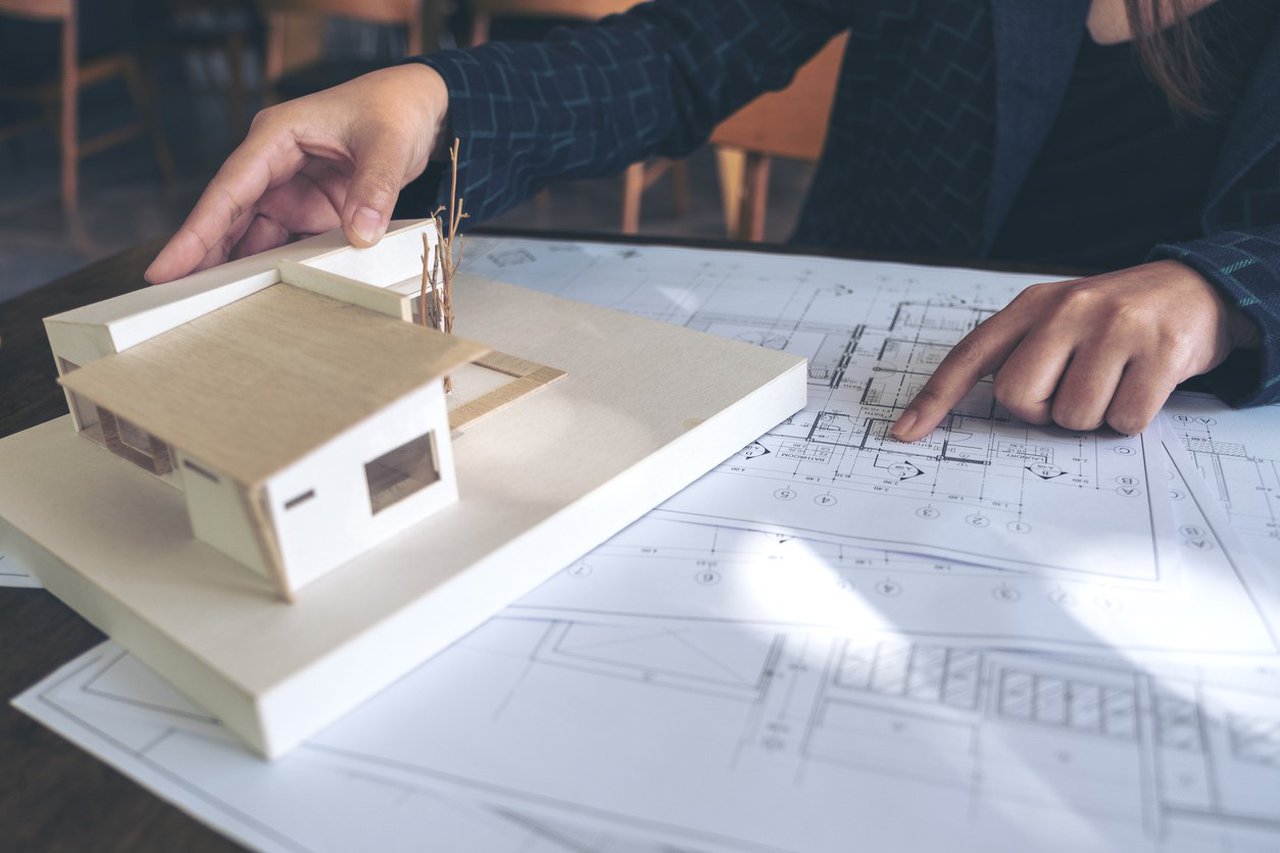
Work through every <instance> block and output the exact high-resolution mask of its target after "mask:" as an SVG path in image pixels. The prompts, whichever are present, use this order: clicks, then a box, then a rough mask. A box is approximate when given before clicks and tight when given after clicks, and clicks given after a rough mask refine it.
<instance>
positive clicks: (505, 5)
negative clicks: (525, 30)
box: [471, 0, 638, 44]
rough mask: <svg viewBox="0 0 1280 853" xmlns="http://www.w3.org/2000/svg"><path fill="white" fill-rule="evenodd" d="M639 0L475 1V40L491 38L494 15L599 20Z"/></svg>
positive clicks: (472, 26)
mask: <svg viewBox="0 0 1280 853" xmlns="http://www.w3.org/2000/svg"><path fill="white" fill-rule="evenodd" d="M637 2H638V0H471V19H472V24H471V43H472V44H481V43H482V42H486V41H488V40H489V22H490V20H491V19H492V18H498V17H502V16H504V15H515V16H519V17H525V18H571V19H575V20H580V21H595V20H598V19H600V18H603V17H604V16H605V15H612V14H615V13H618V12H625V11H627V10H628V9H630V8H631V7H632V6H634V5H636V3H637Z"/></svg>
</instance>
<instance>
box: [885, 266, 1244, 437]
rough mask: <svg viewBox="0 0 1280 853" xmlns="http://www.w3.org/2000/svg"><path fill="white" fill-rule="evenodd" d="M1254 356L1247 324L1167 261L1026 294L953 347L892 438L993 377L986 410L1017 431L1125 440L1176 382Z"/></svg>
mask: <svg viewBox="0 0 1280 853" xmlns="http://www.w3.org/2000/svg"><path fill="white" fill-rule="evenodd" d="M1258 345H1259V335H1258V329H1257V327H1256V326H1255V325H1254V323H1253V322H1252V321H1251V320H1249V319H1248V318H1247V317H1246V316H1245V315H1244V314H1243V313H1242V312H1241V311H1240V310H1239V309H1238V308H1236V307H1234V306H1232V305H1229V304H1228V303H1227V302H1226V301H1225V300H1224V299H1223V298H1222V295H1221V294H1219V293H1218V291H1217V289H1216V288H1215V287H1214V286H1213V285H1212V284H1210V283H1209V282H1208V281H1206V280H1205V279H1204V277H1203V276H1201V275H1200V274H1199V273H1197V272H1196V271H1195V270H1193V269H1191V268H1190V267H1188V266H1186V265H1185V264H1181V263H1179V262H1177V261H1156V262H1154V263H1149V264H1143V265H1141V266H1137V267H1131V268H1130V269H1126V270H1121V271H1119V272H1114V273H1108V274H1106V275H1099V276H1093V277H1091V278H1082V279H1076V280H1075V281H1064V282H1054V283H1050V284H1037V285H1034V286H1032V287H1029V288H1027V289H1026V290H1024V291H1023V292H1022V293H1020V294H1019V295H1018V296H1017V298H1015V299H1014V300H1013V301H1012V302H1010V303H1009V305H1008V307H1006V308H1005V309H1004V310H1003V311H1000V312H998V313H996V314H994V315H992V316H991V317H989V318H987V319H986V320H985V321H984V322H982V323H980V324H979V325H978V326H977V328H975V329H974V330H973V331H972V332H970V333H969V334H968V335H966V336H965V338H964V340H962V341H960V343H958V344H956V345H955V347H954V348H952V350H951V352H950V353H948V354H947V357H946V358H945V359H943V361H942V363H941V364H939V365H938V368H937V370H935V371H934V373H933V376H932V377H931V378H930V379H929V381H928V382H927V383H926V384H925V386H924V388H923V389H921V391H920V393H919V394H918V395H916V397H915V399H914V400H912V401H911V402H910V403H909V404H908V405H907V408H906V410H905V411H904V412H903V413H902V415H901V416H900V417H899V418H898V420H897V422H896V423H895V424H894V426H893V430H892V433H893V437H894V438H896V439H898V440H899V441H918V440H919V439H921V438H923V437H924V436H926V435H928V434H929V433H930V432H932V431H933V430H934V429H935V428H936V427H937V426H938V424H939V423H941V422H942V419H943V418H944V417H946V415H947V413H948V412H950V411H951V409H952V408H953V407H954V406H955V405H956V404H958V403H959V402H960V400H961V399H962V398H963V397H964V395H965V394H967V393H968V392H969V390H970V389H972V388H973V386H974V385H976V384H977V382H978V380H980V379H981V378H982V377H984V376H987V375H989V374H992V373H994V374H995V398H996V400H997V401H998V402H999V403H1000V404H1001V405H1002V406H1004V407H1005V408H1006V409H1008V410H1009V412H1010V413H1011V414H1012V415H1014V416H1015V417H1017V418H1020V419H1022V420H1024V421H1027V422H1028V423H1033V424H1049V423H1056V424H1058V425H1059V426H1062V427H1065V428H1066V429H1070V430H1074V431H1083V430H1092V429H1096V428H1098V427H1100V426H1102V425H1103V424H1106V425H1108V426H1110V427H1111V428H1112V429H1114V430H1116V431H1117V432H1120V433H1126V434H1131V433H1136V432H1139V431H1141V430H1142V429H1143V428H1145V427H1146V426H1147V424H1149V423H1150V422H1151V420H1152V418H1154V417H1155V415H1156V412H1158V411H1159V410H1160V407H1161V406H1162V405H1164V402H1165V400H1166V399H1167V398H1168V396H1169V394H1170V393H1172V392H1173V389H1174V388H1175V387H1176V386H1177V385H1178V383H1179V382H1182V381H1183V380H1185V379H1188V378H1190V377H1192V376H1196V375H1197V374H1200V373H1204V372H1206V371H1208V370H1212V369H1213V368H1214V367H1216V366H1217V365H1218V364H1220V363H1221V362H1222V360H1223V359H1224V358H1226V357H1227V354H1228V353H1230V352H1231V351H1232V350H1233V349H1236V348H1237V347H1257V346H1258Z"/></svg>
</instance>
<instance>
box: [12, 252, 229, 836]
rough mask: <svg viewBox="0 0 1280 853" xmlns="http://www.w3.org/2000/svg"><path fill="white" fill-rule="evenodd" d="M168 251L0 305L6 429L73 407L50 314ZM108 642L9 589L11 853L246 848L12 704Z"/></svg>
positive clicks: (46, 600) (115, 285)
mask: <svg viewBox="0 0 1280 853" xmlns="http://www.w3.org/2000/svg"><path fill="white" fill-rule="evenodd" d="M159 248H160V243H159V242H152V243H148V244H145V245H142V246H139V247H137V248H136V249H131V250H130V251H127V252H125V253H123V254H121V255H117V256H116V257H113V258H110V259H108V260H105V261H101V262H99V263H95V264H92V265H91V266H89V267H87V268H85V269H84V270H81V271H80V272H77V273H73V274H71V275H69V276H66V277H65V278H62V279H59V280H58V281H55V282H53V283H52V284H48V285H45V286H44V287H41V288H38V289H36V290H34V291H31V292H30V293H27V294H25V295H24V296H20V297H18V298H17V299H14V300H12V301H10V302H6V303H4V304H3V305H0V389H2V390H0V400H2V401H3V402H0V435H9V434H10V433H13V432H17V431H19V430H23V429H26V428H28V427H32V426H35V425H36V424H38V423H42V422H44V421H47V420H49V419H50V418H55V417H58V416H59V415H65V414H66V413H67V405H66V401H65V398H64V397H63V396H62V391H61V389H59V387H58V386H57V384H56V382H55V379H56V377H57V371H56V370H55V369H54V366H53V356H52V355H51V354H50V351H49V344H48V340H47V339H46V338H45V335H44V325H43V324H42V323H41V322H40V321H41V318H43V317H47V316H49V315H50V314H56V313H58V312H60V311H65V310H67V309H70V308H75V307H78V306H81V305H85V304H88V303H90V302H96V301H98V300H101V299H106V298H107V297H109V296H115V295H117V294H119V293H124V292H125V291H128V290H133V289H136V288H137V287H138V286H139V285H141V284H142V271H143V270H144V269H146V266H147V264H148V263H150V261H151V259H152V258H153V257H154V256H155V254H156V252H157V251H158V250H159ZM0 476H4V473H3V472H0ZM102 639H103V636H102V634H101V633H100V632H98V631H97V630H96V629H95V628H93V627H92V626H90V625H89V623H87V622H85V621H84V620H83V619H81V618H80V617H79V616H78V615H76V614H75V612H73V611H72V610H71V609H70V608H68V607H67V606H66V605H64V604H63V603H62V602H60V601H58V600H57V599H56V598H54V597H53V596H52V595H50V594H49V593H47V592H44V591H43V590H33V589H0V698H3V700H4V704H3V707H0V848H4V849H6V850H102V851H107V850H184V851H212V850H219V851H225V850H237V849H239V848H238V846H237V845H235V844H233V843H231V842H230V841H228V840H226V839H225V838H223V837H222V836H220V835H217V834H216V833H214V832H213V831H212V830H210V829H208V828H206V827H205V826H204V825H203V824H200V823H197V822H196V821H195V820H193V819H192V818H190V817H187V815H186V814H184V813H183V812H180V811H178V810H177V809H175V808H173V807H172V806H170V805H168V804H166V803H164V802H163V801H161V800H159V799H158V798H156V797H155V796H153V795H152V794H150V793H148V792H147V791H146V790H144V789H143V788H141V787H139V786H138V785H136V784H134V783H133V782H132V781H130V780H129V779H127V778H125V777H124V776H122V775H120V774H119V773H117V772H116V771H115V770H112V769H111V768H110V767H108V766H107V765H106V764H103V763H102V762H101V761H98V760H97V759H96V758H93V757H91V756H90V755H88V754H87V753H85V752H83V751H81V750H80V749H79V748H77V747H75V746H72V745H71V744H70V743H68V742H67V741H65V740H63V739H62V738H61V737H59V736H58V735H55V734H53V733H52V732H50V731H48V730H47V729H45V728H44V727H43V726H41V725H40V724H39V723H36V722H34V721H32V720H31V719H30V718H28V717H27V716H25V715H24V714H21V713H19V712H18V711H16V710H15V709H14V708H13V707H11V706H10V705H9V702H8V700H9V699H12V698H13V697H14V696H17V695H18V694H19V693H21V692H22V691H24V690H26V689H27V688H28V687H30V686H31V685H33V684H35V683H36V682H37V681H39V680H40V679H42V678H44V677H45V676H47V675H49V674H50V673H51V672H53V671H54V670H55V669H56V668H58V667H59V666H61V665H62V664H64V663H66V662H67V661H69V660H71V659H72V658H74V657H76V656H77V655H79V654H81V653H82V652H85V651H87V650H88V649H90V648H92V647H93V646H95V645H97V644H98V643H99V642H101V641H102Z"/></svg>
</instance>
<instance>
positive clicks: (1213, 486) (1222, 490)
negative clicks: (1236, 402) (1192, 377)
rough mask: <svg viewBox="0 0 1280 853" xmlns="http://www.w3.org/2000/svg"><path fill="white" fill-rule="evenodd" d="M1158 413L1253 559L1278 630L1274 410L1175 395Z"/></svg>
mask: <svg viewBox="0 0 1280 853" xmlns="http://www.w3.org/2000/svg"><path fill="white" fill-rule="evenodd" d="M1164 411H1165V415H1166V417H1167V423H1168V424H1169V425H1170V427H1171V428H1172V429H1173V431H1174V432H1175V433H1176V434H1177V435H1178V437H1179V439H1180V440H1181V443H1182V446H1183V448H1184V449H1185V450H1186V451H1187V453H1188V454H1189V455H1190V457H1191V459H1192V460H1193V461H1194V464H1195V467H1196V468H1197V469H1198V470H1199V472H1200V474H1201V475H1202V477H1203V479H1204V481H1205V482H1206V483H1207V484H1208V486H1209V494H1210V496H1211V497H1212V498H1214V499H1215V500H1216V502H1217V503H1218V505H1219V506H1220V507H1221V508H1222V510H1223V512H1224V513H1225V514H1226V517H1227V520H1228V521H1229V523H1230V524H1231V526H1232V527H1233V528H1234V529H1235V531H1236V533H1238V534H1239V536H1240V541H1241V542H1242V543H1243V544H1244V545H1245V546H1246V547H1247V548H1249V549H1250V550H1251V551H1252V552H1253V553H1254V555H1255V556H1256V557H1257V565H1258V567H1259V572H1258V575H1259V584H1258V586H1259V588H1260V589H1262V590H1265V597H1266V599H1267V604H1268V605H1269V612H1270V614H1271V618H1272V622H1273V624H1275V625H1278V626H1280V406H1260V407H1255V408H1251V409H1233V408H1231V407H1230V406H1227V405H1225V404H1224V403H1223V402H1222V401H1221V400H1218V399H1217V398H1216V397H1210V396H1207V395H1204V394H1187V393H1178V394H1174V395H1173V396H1172V397H1171V398H1170V399H1169V403H1168V404H1167V405H1166V406H1165V409H1164Z"/></svg>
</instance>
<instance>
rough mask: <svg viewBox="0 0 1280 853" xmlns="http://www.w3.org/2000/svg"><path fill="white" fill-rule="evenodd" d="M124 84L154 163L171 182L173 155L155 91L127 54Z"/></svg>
mask: <svg viewBox="0 0 1280 853" xmlns="http://www.w3.org/2000/svg"><path fill="white" fill-rule="evenodd" d="M121 72H122V73H123V74H124V81H125V85H127V86H128V87H129V95H130V97H132V98H133V107H134V109H135V110H137V111H138V115H139V116H140V117H141V118H142V123H143V125H145V126H146V128H147V134H148V135H149V136H150V137H151V145H152V147H153V148H154V149H155V154H156V164H157V165H158V166H159V167H160V174H161V175H162V176H163V177H164V181H165V183H166V184H172V183H173V182H174V179H175V178H176V177H177V173H176V170H175V169H174V167H173V155H171V154H170V153H169V144H168V142H166V141H165V138H164V128H163V126H162V124H161V122H160V117H159V114H158V113H159V111H158V109H157V106H156V96H155V92H154V91H153V90H152V89H151V87H150V86H148V85H146V83H145V82H144V81H143V79H142V74H141V73H139V70H138V61H137V60H136V59H135V58H134V57H132V56H128V57H126V58H125V61H124V64H123V65H122V66H121Z"/></svg>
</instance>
